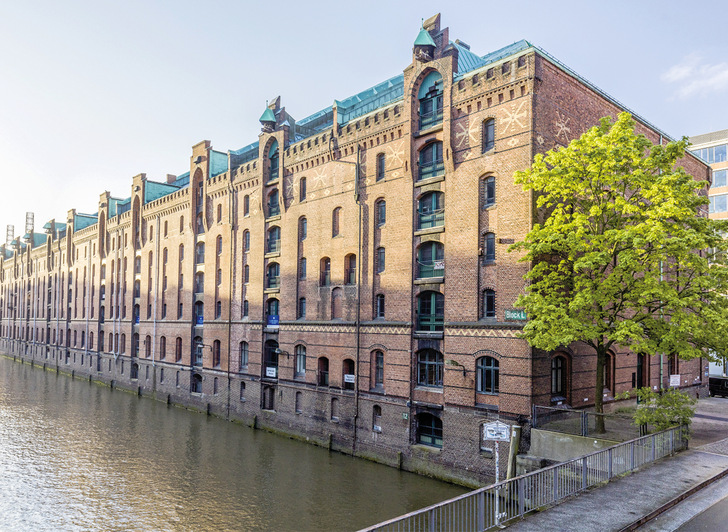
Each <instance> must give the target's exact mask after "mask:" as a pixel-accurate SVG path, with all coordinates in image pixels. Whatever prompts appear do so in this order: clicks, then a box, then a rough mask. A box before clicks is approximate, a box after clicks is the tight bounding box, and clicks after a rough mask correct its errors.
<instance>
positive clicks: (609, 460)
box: [607, 447, 614, 480]
mask: <svg viewBox="0 0 728 532" xmlns="http://www.w3.org/2000/svg"><path fill="white" fill-rule="evenodd" d="M613 471H614V469H613V467H612V449H611V447H610V448H609V449H607V480H611V478H612V472H613Z"/></svg>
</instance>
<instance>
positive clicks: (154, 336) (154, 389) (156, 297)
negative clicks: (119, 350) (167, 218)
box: [152, 214, 167, 394]
mask: <svg viewBox="0 0 728 532" xmlns="http://www.w3.org/2000/svg"><path fill="white" fill-rule="evenodd" d="M161 224H162V222H161V217H160V215H159V214H157V243H156V245H155V246H154V255H155V260H156V261H157V264H156V268H154V274H155V275H154V300H153V303H152V309H153V312H152V380H153V382H152V393H154V394H156V392H157V365H156V363H155V359H156V355H157V301H159V263H160V261H159V246H160V245H161V243H162V242H161V241H162V233H161V231H160V230H161ZM166 348H167V344H166V340H165V349H166Z"/></svg>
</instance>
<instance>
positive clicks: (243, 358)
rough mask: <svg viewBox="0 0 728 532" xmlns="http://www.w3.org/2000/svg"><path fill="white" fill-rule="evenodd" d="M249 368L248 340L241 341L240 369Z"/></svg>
mask: <svg viewBox="0 0 728 532" xmlns="http://www.w3.org/2000/svg"><path fill="white" fill-rule="evenodd" d="M247 369H248V342H240V371H244V370H247Z"/></svg>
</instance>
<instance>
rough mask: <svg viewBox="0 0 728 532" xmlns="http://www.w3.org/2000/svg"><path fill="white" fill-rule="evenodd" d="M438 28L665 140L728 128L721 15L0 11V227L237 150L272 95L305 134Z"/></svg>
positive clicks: (655, 8)
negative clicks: (528, 49)
mask: <svg viewBox="0 0 728 532" xmlns="http://www.w3.org/2000/svg"><path fill="white" fill-rule="evenodd" d="M437 12H440V13H441V14H442V25H443V26H449V27H450V38H451V39H453V40H454V39H456V38H459V39H461V40H463V41H465V42H467V43H468V44H470V45H471V49H472V50H473V51H474V52H475V53H478V54H479V55H483V54H485V53H488V52H490V51H493V50H496V49H498V48H501V47H503V46H505V45H507V44H510V43H512V42H515V41H517V40H520V39H527V40H529V41H531V42H532V43H533V44H535V45H537V46H540V47H541V48H543V49H545V50H546V51H547V52H549V53H550V54H552V55H554V56H555V57H557V58H558V59H559V60H561V61H562V62H563V63H565V64H566V65H568V66H570V67H571V68H573V69H574V70H576V72H578V73H579V74H580V75H582V76H583V77H585V78H587V79H589V80H590V81H591V82H592V83H594V84H596V85H597V86H598V87H600V88H601V89H602V90H604V91H606V92H607V93H609V94H610V95H611V96H613V97H614V98H616V99H617V100H619V101H620V102H622V103H623V104H625V105H626V106H627V107H629V108H630V109H632V110H633V111H635V112H636V113H638V114H640V115H641V116H643V117H644V118H646V119H647V120H649V121H650V122H652V123H653V124H655V125H656V126H658V127H660V128H661V129H663V130H664V131H666V132H667V133H668V134H670V135H672V136H674V137H680V136H682V135H695V134H699V133H706V132H709V131H714V130H718V129H728V109H727V108H726V107H727V106H726V96H728V53H726V52H727V51H728V50H727V49H728V46H727V45H726V42H727V41H728V38H726V36H725V24H726V18H728V17H727V16H726V15H728V5H726V3H724V2H718V1H715V2H707V1H693V2H692V3H689V4H688V3H686V2H674V1H667V0H663V1H659V2H658V1H634V0H632V1H631V2H624V1H614V0H613V1H610V2H588V1H585V0H582V1H558V0H555V1H552V2H542V1H541V2H532V1H528V0H524V1H521V2H517V3H515V2H504V1H502V0H501V1H498V2H495V1H491V0H480V1H473V2H455V1H451V2H432V1H427V0H422V1H418V2H404V1H397V0H389V1H386V2H385V1H378V0H370V1H367V2H315V1H309V2H302V1H300V0H299V1H296V2H283V1H279V2H268V3H264V2H243V1H232V0H218V1H215V2H200V1H196V2H191V1H186V0H177V1H171V0H170V1H167V2H164V1H153V0H144V1H138V0H125V1H124V2H113V1H101V0H96V1H74V0H67V1H64V2H58V1H55V0H54V1H35V0H24V1H22V2H5V3H4V5H3V6H2V8H0V50H1V51H2V52H1V53H0V159H1V160H2V161H3V165H2V170H0V172H1V173H0V228H2V231H3V232H4V228H5V225H6V224H14V225H15V228H16V234H18V233H20V234H22V233H21V231H22V227H23V224H24V217H25V211H28V210H29V211H34V212H35V216H36V229H37V230H38V229H40V227H41V226H42V225H43V223H45V222H46V221H47V220H49V219H51V218H53V217H56V218H57V219H63V218H64V217H65V215H66V212H67V211H68V210H69V209H71V208H76V209H77V210H78V211H79V212H90V213H93V212H95V211H96V208H97V205H98V197H99V194H101V193H102V192H103V191H104V190H109V191H110V192H111V193H112V194H113V195H115V196H119V197H127V196H129V194H130V190H131V178H132V176H134V175H136V174H138V173H142V172H145V173H146V174H147V177H148V178H149V179H153V180H163V179H164V177H165V176H166V174H167V173H173V174H180V173H183V172H185V171H186V170H188V169H189V156H190V154H191V146H192V145H193V144H196V143H197V142H199V141H201V140H203V139H208V140H211V141H212V143H213V146H214V147H215V148H216V149H219V150H221V151H227V150H228V149H237V148H240V147H242V146H244V145H246V144H249V143H250V142H253V141H255V140H256V139H257V135H258V133H259V131H260V125H259V123H258V118H259V117H260V114H261V113H262V112H263V110H264V107H265V101H266V99H270V98H272V97H274V96H276V95H280V96H281V97H282V103H283V105H284V106H285V107H286V109H287V111H288V112H289V113H290V114H292V115H293V116H294V117H296V118H303V117H305V116H308V115H309V114H312V113H313V112H315V111H317V110H319V109H322V108H324V107H326V106H327V105H330V104H331V103H332V102H333V100H334V99H335V98H336V99H343V98H346V97H347V96H350V95H352V94H355V93H357V92H359V91H361V90H363V89H365V88H367V87H370V86H371V85H374V84H376V83H378V82H380V81H383V80H384V79H387V78H389V77H391V76H393V75H395V74H398V73H400V72H401V71H402V70H403V69H404V68H405V67H406V66H407V65H408V63H409V61H410V57H411V48H412V42H413V41H414V39H415V37H416V36H417V32H418V30H419V25H420V21H421V19H422V18H427V17H429V16H430V15H432V14H434V13H437ZM0 238H2V237H0Z"/></svg>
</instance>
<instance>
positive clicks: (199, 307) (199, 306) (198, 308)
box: [195, 301, 205, 325]
mask: <svg viewBox="0 0 728 532" xmlns="http://www.w3.org/2000/svg"><path fill="white" fill-rule="evenodd" d="M204 323H205V304H204V303H203V302H202V301H197V302H195V324H196V325H202V324H204Z"/></svg>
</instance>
